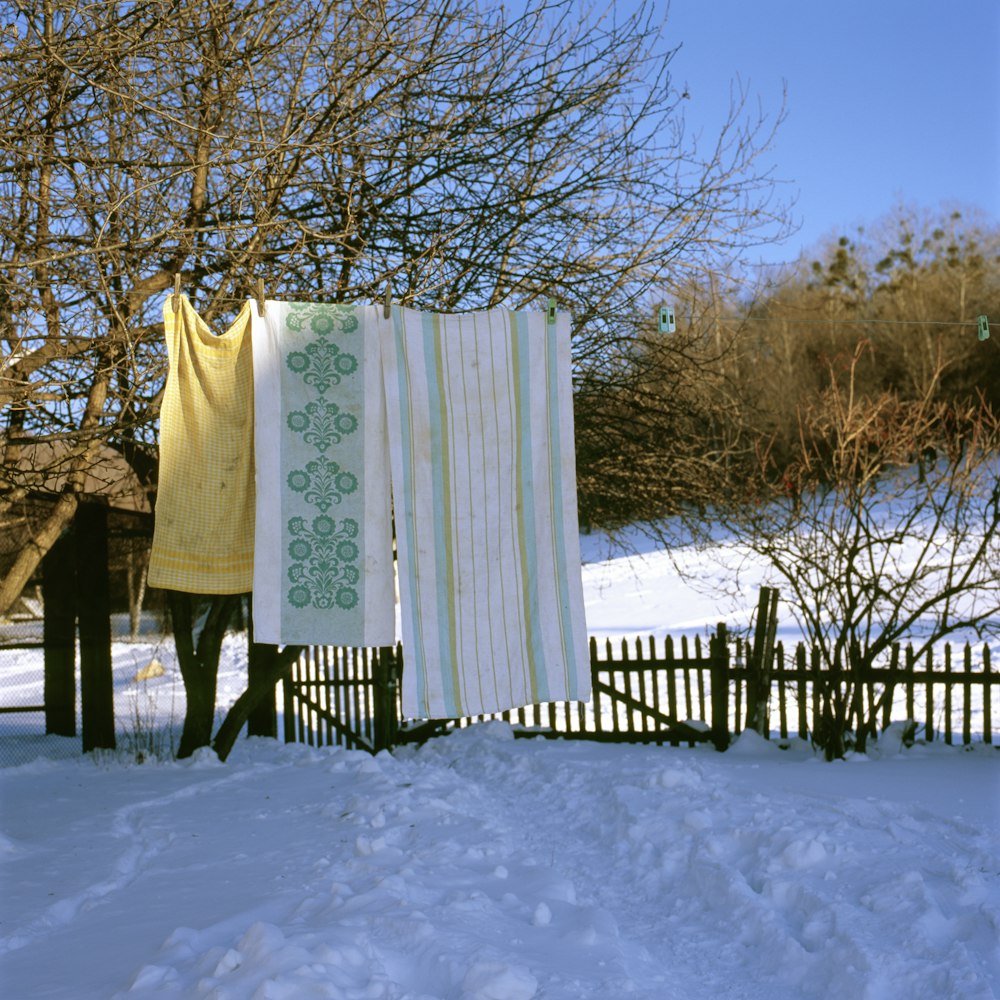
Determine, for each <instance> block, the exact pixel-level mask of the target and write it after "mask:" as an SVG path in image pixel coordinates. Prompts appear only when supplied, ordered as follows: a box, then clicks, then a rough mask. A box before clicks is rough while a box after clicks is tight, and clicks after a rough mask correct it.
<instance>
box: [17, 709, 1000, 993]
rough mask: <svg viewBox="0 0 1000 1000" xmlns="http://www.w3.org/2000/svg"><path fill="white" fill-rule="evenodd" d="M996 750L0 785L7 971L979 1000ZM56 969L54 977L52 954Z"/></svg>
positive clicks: (992, 860) (263, 751) (988, 948)
mask: <svg viewBox="0 0 1000 1000" xmlns="http://www.w3.org/2000/svg"><path fill="white" fill-rule="evenodd" d="M998 781H1000V760H998V755H997V754H996V753H995V751H992V750H988V749H987V748H982V747H981V748H978V749H977V750H976V751H974V752H965V753H963V752H961V751H958V750H954V749H950V748H945V747H931V748H915V749H912V750H904V751H903V752H901V753H899V754H897V755H895V756H892V757H888V758H884V759H880V760H871V759H868V758H861V757H855V758H851V759H850V760H849V761H848V762H846V763H837V764H823V763H820V762H818V761H817V760H816V759H815V758H814V757H813V756H812V755H811V754H810V753H809V752H808V751H807V750H806V749H805V748H803V747H801V746H796V747H793V748H792V749H791V750H789V751H785V752H782V751H778V750H776V749H774V747H773V746H771V745H770V744H766V743H764V741H759V742H758V741H756V740H755V738H753V737H744V738H743V739H742V740H740V741H739V742H738V743H737V745H736V746H735V747H734V749H733V750H732V751H730V752H729V753H726V754H721V755H720V754H716V753H714V752H713V751H711V750H709V749H707V748H699V749H696V750H688V749H676V750H674V749H670V748H656V747H628V746H601V745H597V744H591V743H551V742H548V741H544V740H537V741H535V740H515V739H513V738H512V733H511V731H510V730H509V728H508V727H506V726H505V725H503V724H499V723H496V724H489V725H485V726H479V727H473V728H471V729H467V730H460V731H457V732H455V733H453V734H452V735H450V736H448V737H445V738H440V739H437V740H434V741H433V742H431V743H429V744H427V745H426V746H425V747H423V748H421V749H413V748H409V749H401V750H399V751H397V752H396V753H395V754H393V755H390V754H386V753H383V754H380V755H379V756H378V757H375V758H372V757H369V756H368V755H366V754H363V753H360V752H349V751H343V750H337V749H330V750H323V751H318V750H312V749H309V748H306V747H301V746H288V747H282V746H280V745H278V744H274V743H272V742H270V741H264V740H250V741H244V742H243V743H241V744H240V745H239V747H238V749H237V751H236V753H235V754H234V758H232V759H231V761H230V763H229V764H227V765H226V766H224V767H223V766H220V765H219V764H218V763H217V762H215V761H213V760H212V758H211V756H210V754H202V755H201V756H200V757H199V758H196V759H195V760H194V761H192V762H188V763H169V764H154V765H152V766H149V765H145V766H142V767H138V766H122V765H120V764H117V763H109V762H105V763H104V764H103V765H101V766H97V765H95V763H94V762H92V761H59V762H46V763H43V764H37V765H35V764H32V765H26V766H24V767H21V768H10V769H6V770H4V771H0V794H2V796H3V802H4V809H3V820H2V822H0V871H2V872H3V883H4V893H3V896H2V900H0V920H2V924H0V931H2V936H0V981H2V982H3V983H4V984H5V986H4V996H5V997H11V998H12V1000H13V998H18V1000H19V998H29V997H41V996H45V997H49V998H53V1000H60V998H65V1000H91V998H93V1000H107V998H109V997H114V998H116V1000H147V998H148V1000H153V998H168V997H170V998H178V1000H179V998H195V997H204V998H213V1000H227V998H228V1000H248V998H251V1000H279V998H281V1000H285V998H287V1000H303V998H334V1000H348V998H350V1000H360V998H385V1000H536V998H537V1000H617V998H622V1000H625V998H628V1000H669V998H674V997H677V998H682V997H683V998H685V1000H690V998H706V1000H707V998H713V1000H727V998H734V1000H735V998H737V997H739V998H744V1000H746V998H764V997H767V998H773V997H782V998H784V1000H796V998H803V1000H808V998H820V997H824V998H825V997H830V996H837V995H851V996H857V997H862V998H867V1000H890V998H891V1000H896V998H898V997H900V996H908V997H911V998H915V1000H920V998H927V1000H931V998H933V1000H938V998H940V997H942V996H947V997H962V998H963V1000H987V998H991V997H994V996H995V995H996V994H995V992H994V990H995V986H996V983H997V982H998V981H1000V979H998V977H1000V955H998V950H997V942H998V940H1000V873H998V866H997V857H1000V838H998V834H997V830H998V829H1000V825H998V821H1000V806H998V802H997V794H996V793H997V789H998ZM56 957H57V960H54V958H56Z"/></svg>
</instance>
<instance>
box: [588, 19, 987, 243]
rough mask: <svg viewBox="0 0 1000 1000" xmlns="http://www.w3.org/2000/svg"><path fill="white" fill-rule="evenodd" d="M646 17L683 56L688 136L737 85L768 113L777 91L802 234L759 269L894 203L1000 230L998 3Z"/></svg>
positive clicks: (777, 161)
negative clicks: (979, 214) (971, 215)
mask: <svg viewBox="0 0 1000 1000" xmlns="http://www.w3.org/2000/svg"><path fill="white" fill-rule="evenodd" d="M653 5H654V7H655V10H656V13H657V14H658V15H662V14H664V13H666V14H668V18H667V23H666V31H665V43H666V44H667V45H668V46H670V47H673V46H675V45H678V44H679V45H681V49H680V51H679V52H678V53H677V55H676V56H675V58H674V60H673V62H672V63H671V73H672V77H673V79H672V83H673V84H674V85H675V86H677V87H683V86H684V85H686V86H687V89H688V91H689V92H690V98H689V99H688V100H687V101H686V102H685V107H686V120H687V123H688V128H689V129H692V130H695V131H698V130H703V134H704V136H705V137H706V139H710V138H713V137H714V136H715V135H717V134H718V130H719V128H720V127H721V124H722V122H723V120H724V116H725V113H726V110H727V108H728V104H729V93H730V84H731V82H732V80H733V79H734V78H735V77H737V76H738V77H739V78H740V79H741V80H742V82H743V83H744V84H745V85H746V86H747V87H748V89H749V91H750V97H751V100H752V101H753V102H754V107H756V101H757V100H759V101H760V102H761V104H762V106H763V108H764V110H765V111H770V112H772V113H774V112H777V111H778V110H779V108H780V106H781V100H782V88H783V86H784V87H786V88H787V105H786V110H787V119H786V121H785V122H784V124H783V125H782V127H781V129H780V132H779V134H778V136H777V139H776V141H775V143H774V145H773V147H772V151H771V155H770V162H772V163H773V164H774V175H775V177H777V178H780V179H782V180H785V181H788V182H789V183H788V184H787V185H785V186H783V187H782V190H783V191H785V192H787V194H789V195H795V196H796V197H797V199H798V201H797V204H796V206H795V208H794V210H793V215H794V217H795V218H796V220H797V221H798V222H799V223H800V227H801V228H800V229H799V231H798V232H797V233H796V234H794V235H793V236H791V237H789V238H788V239H787V240H786V241H785V242H784V243H783V244H782V245H780V246H777V247H770V248H768V249H767V250H765V251H764V252H763V255H762V256H763V258H764V259H766V260H769V261H780V260H793V259H795V258H796V257H797V256H798V254H799V252H800V251H801V250H804V249H808V248H810V247H814V246H815V245H816V243H817V241H819V240H820V238H822V237H824V236H826V235H829V234H830V233H832V232H834V231H836V232H837V233H838V234H840V233H843V234H846V235H851V234H853V233H854V231H855V230H856V228H857V226H858V225H868V224H872V223H875V222H877V221H878V220H879V219H880V218H881V217H882V216H884V215H885V214H886V213H888V212H889V211H890V210H892V209H893V208H894V207H895V206H896V205H898V204H900V203H901V202H903V203H906V204H912V205H915V206H917V207H919V208H928V209H936V208H937V207H938V206H940V205H946V206H948V207H951V206H952V205H954V204H956V203H957V204H958V206H959V207H961V206H969V205H971V206H977V207H978V208H980V209H981V210H982V211H983V212H984V213H986V215H987V216H988V217H989V218H990V219H992V220H993V221H998V220H1000V0H838V2H836V3H825V2H823V3H821V2H819V0H671V2H670V3H667V0H653ZM616 6H617V8H618V9H619V10H622V9H626V8H627V7H630V6H631V3H630V2H629V0H619V3H618V4H617V5H616ZM597 7H598V9H599V8H600V4H598V5H597Z"/></svg>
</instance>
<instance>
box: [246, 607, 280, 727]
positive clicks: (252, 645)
mask: <svg viewBox="0 0 1000 1000" xmlns="http://www.w3.org/2000/svg"><path fill="white" fill-rule="evenodd" d="M247 603H248V605H249V607H248V611H249V613H248V615H247V633H248V635H247V638H248V640H249V642H248V647H249V648H248V649H247V688H248V689H253V688H257V687H268V688H270V690H269V691H267V692H265V693H264V694H263V695H262V696H261V698H260V700H259V701H258V702H257V704H256V705H254V707H253V708H252V709H251V710H250V713H249V714H248V715H247V736H268V737H270V738H271V739H277V737H278V707H277V705H276V704H275V699H274V687H275V680H276V673H275V665H276V661H277V659H278V647H277V646H275V645H271V644H269V643H262V642H257V641H255V639H254V634H253V596H252V595H251V596H250V598H249V599H248V602H247Z"/></svg>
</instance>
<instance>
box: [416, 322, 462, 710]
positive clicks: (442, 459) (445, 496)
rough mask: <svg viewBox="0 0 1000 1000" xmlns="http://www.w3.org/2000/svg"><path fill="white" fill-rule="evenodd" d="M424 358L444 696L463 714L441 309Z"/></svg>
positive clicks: (426, 332)
mask: <svg viewBox="0 0 1000 1000" xmlns="http://www.w3.org/2000/svg"><path fill="white" fill-rule="evenodd" d="M421 332H422V334H423V351H424V364H425V366H426V372H427V420H428V425H429V428H428V429H429V432H430V440H431V474H432V480H431V489H432V491H433V497H434V504H433V511H432V515H433V518H432V519H433V522H434V584H435V594H436V597H437V613H438V619H437V627H438V643H439V645H438V655H439V656H440V657H441V663H440V675H441V685H442V696H443V698H444V702H445V705H446V706H447V711H448V714H449V715H460V714H461V713H462V706H461V705H460V704H459V702H460V699H459V697H458V691H457V685H456V677H455V675H456V670H457V667H458V664H457V663H456V659H457V658H456V655H455V641H456V638H455V613H454V607H453V603H452V601H453V595H454V593H455V585H454V579H453V577H454V567H453V564H452V552H453V549H454V539H453V532H452V509H451V507H452V504H451V500H452V497H451V486H450V476H451V453H452V448H453V442H452V441H451V440H450V438H451V435H450V434H449V431H448V428H447V426H446V425H445V419H446V416H447V413H446V403H445V398H444V372H443V371H442V357H443V347H444V345H443V344H442V334H441V317H440V316H439V315H438V314H437V313H424V314H423V316H422V331H421Z"/></svg>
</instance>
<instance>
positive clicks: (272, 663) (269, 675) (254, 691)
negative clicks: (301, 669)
mask: <svg viewBox="0 0 1000 1000" xmlns="http://www.w3.org/2000/svg"><path fill="white" fill-rule="evenodd" d="M269 648H271V649H273V650H274V653H273V655H271V656H268V657H266V658H265V659H264V661H263V662H262V663H260V664H259V669H258V670H257V672H256V673H255V675H254V677H253V678H251V680H250V683H249V685H248V686H247V689H246V691H244V692H243V694H241V695H240V696H239V698H237V699H236V701H235V703H234V704H233V707H232V708H230V709H229V711H228V712H227V713H226V717H225V719H223V720H222V725H221V726H219V731H218V733H217V734H216V736H215V742H214V743H213V744H212V748H213V749H214V750H215V752H216V754H218V757H219V760H225V759H226V758H227V757H228V756H229V754H230V752H231V751H232V749H233V746H234V744H235V743H236V739H237V737H238V736H239V735H240V732H241V730H242V729H243V726H244V724H245V723H246V721H247V719H249V718H250V715H251V713H252V712H253V710H254V709H255V708H256V707H257V705H259V704H260V702H261V701H262V700H263V699H264V698H265V697H267V696H268V695H269V694H271V693H272V692H273V691H274V685H275V684H277V683H278V681H280V680H281V679H282V678H283V677H285V676H286V675H287V674H288V673H289V672H290V671H291V669H292V667H293V666H294V664H295V661H296V660H298V658H299V657H300V656H301V655H302V650H303V649H305V646H285V647H284V649H282V650H281V651H280V652H278V649H277V647H276V646H272V647H269Z"/></svg>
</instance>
